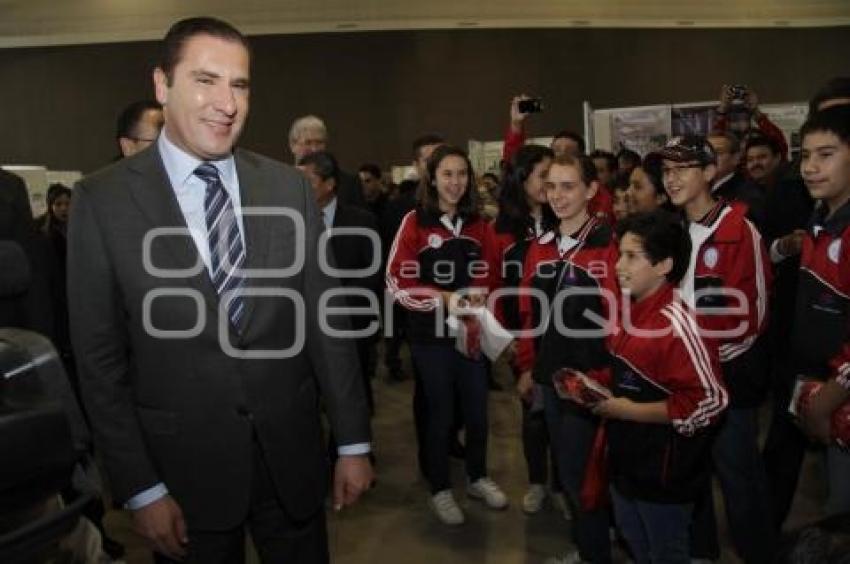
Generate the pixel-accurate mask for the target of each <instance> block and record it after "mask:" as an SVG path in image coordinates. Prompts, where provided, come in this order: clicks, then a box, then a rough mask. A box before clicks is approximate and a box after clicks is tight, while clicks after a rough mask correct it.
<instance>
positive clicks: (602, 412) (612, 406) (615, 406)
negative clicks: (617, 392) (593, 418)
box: [590, 398, 634, 419]
mask: <svg viewBox="0 0 850 564" xmlns="http://www.w3.org/2000/svg"><path fill="white" fill-rule="evenodd" d="M633 407H634V402H633V401H632V400H630V399H628V398H609V399H606V400H602V401H600V402H599V403H597V404H596V405H594V406H593V407H591V408H590V410H591V411H592V412H593V413H594V414H596V415H598V416H599V417H605V418H606V419H634V416H633V415H632V413H633V411H634V410H633Z"/></svg>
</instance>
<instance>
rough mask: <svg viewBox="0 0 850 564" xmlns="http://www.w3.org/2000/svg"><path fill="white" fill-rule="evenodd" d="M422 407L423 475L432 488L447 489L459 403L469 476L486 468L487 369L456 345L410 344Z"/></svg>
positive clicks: (481, 473)
mask: <svg viewBox="0 0 850 564" xmlns="http://www.w3.org/2000/svg"><path fill="white" fill-rule="evenodd" d="M411 354H412V357H413V363H414V365H415V367H416V370H417V372H418V376H419V377H418V380H419V381H420V383H421V394H420V397H421V401H422V402H423V403H422V404H421V406H422V408H423V409H424V414H423V415H424V420H425V432H424V446H425V449H424V450H425V453H424V454H425V460H424V462H425V464H424V466H425V476H426V477H427V478H428V481H429V483H430V485H431V492H432V493H437V492H439V491H442V490H445V489H449V487H450V486H451V484H450V480H449V447H450V445H451V443H452V441H453V440H454V438H455V437H456V426H455V419H456V418H455V414H456V406H458V405H460V408H461V409H460V411H461V413H462V414H463V421H464V425H465V426H466V454H465V458H466V472H467V476H468V477H469V480H470V481H475V480H477V479H478V478H481V477H483V476H485V475H486V473H487V425H488V423H487V370H486V367H485V364H484V362H483V361H480V360H479V361H474V360H471V359H469V358H467V357H465V356H463V355H462V354H460V353H459V352H457V351H456V350H455V349H454V347H453V346H452V345H425V344H413V345H411Z"/></svg>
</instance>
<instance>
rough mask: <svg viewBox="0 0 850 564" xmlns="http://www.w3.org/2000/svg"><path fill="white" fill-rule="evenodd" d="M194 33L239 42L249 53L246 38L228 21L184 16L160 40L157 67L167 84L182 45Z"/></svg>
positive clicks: (181, 50)
mask: <svg viewBox="0 0 850 564" xmlns="http://www.w3.org/2000/svg"><path fill="white" fill-rule="evenodd" d="M196 35H210V36H212V37H217V38H218V39H224V40H227V41H233V42H236V43H239V44H240V45H242V46H243V47H245V49H246V50H247V51H248V54H249V55H250V53H251V46H250V45H249V44H248V39H247V38H246V37H245V36H244V35H242V33H241V32H240V31H239V30H238V29H236V28H235V27H233V26H232V25H230V24H229V23H227V22H225V21H223V20H219V19H217V18H210V17H201V18H186V19H184V20H180V21H179V22H177V23H175V24H174V25H172V26H171V28H170V29H169V30H168V33H166V34H165V38H164V39H163V40H162V44H161V47H160V55H159V65H158V66H159V68H160V70H162V72H164V73H165V76H166V78H167V80H168V84H171V80H172V78H173V74H174V67H176V66H177V64H178V63H179V62H180V58H181V57H182V56H183V47H184V45H185V44H186V42H187V41H189V39H191V38H192V37H194V36H196Z"/></svg>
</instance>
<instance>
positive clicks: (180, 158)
mask: <svg viewBox="0 0 850 564" xmlns="http://www.w3.org/2000/svg"><path fill="white" fill-rule="evenodd" d="M157 145H158V148H159V154H160V155H161V156H162V164H163V165H164V166H165V172H166V173H167V174H168V179H169V180H170V181H171V186H172V187H173V188H174V189H175V190H179V189H181V188H183V187H184V186H185V185H186V182H187V181H188V180H189V179H190V178H191V177H193V176H194V174H195V169H196V168H198V166H199V165H200V164H201V163H203V162H209V163H210V164H212V165H213V166H215V168H216V169H218V173H219V175H220V176H221V181H222V182H223V183H224V187H225V188H226V189H227V190H228V191H230V189H231V187H233V186H234V182H235V178H236V164H235V162H234V160H233V153H230V154H229V155H227V157H225V158H223V159H219V160H214V161H202V160H200V159H199V158H197V157H195V156H194V155H190V154H189V153H187V152H186V151H184V150H183V149H181V148H180V147H178V146H177V145H175V144H174V143H172V142H171V140H170V139H168V136H167V135H166V133H165V128H163V129H162V132H161V133H160V135H159V138H158V139H157Z"/></svg>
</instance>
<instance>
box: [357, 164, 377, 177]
mask: <svg viewBox="0 0 850 564" xmlns="http://www.w3.org/2000/svg"><path fill="white" fill-rule="evenodd" d="M357 172H365V173H368V174H370V175H372V176H373V177H375V178H378V179H380V178H381V168H380V167H379V166H378V165H376V164H372V163H365V164H362V165H360V168H359V169H357Z"/></svg>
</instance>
